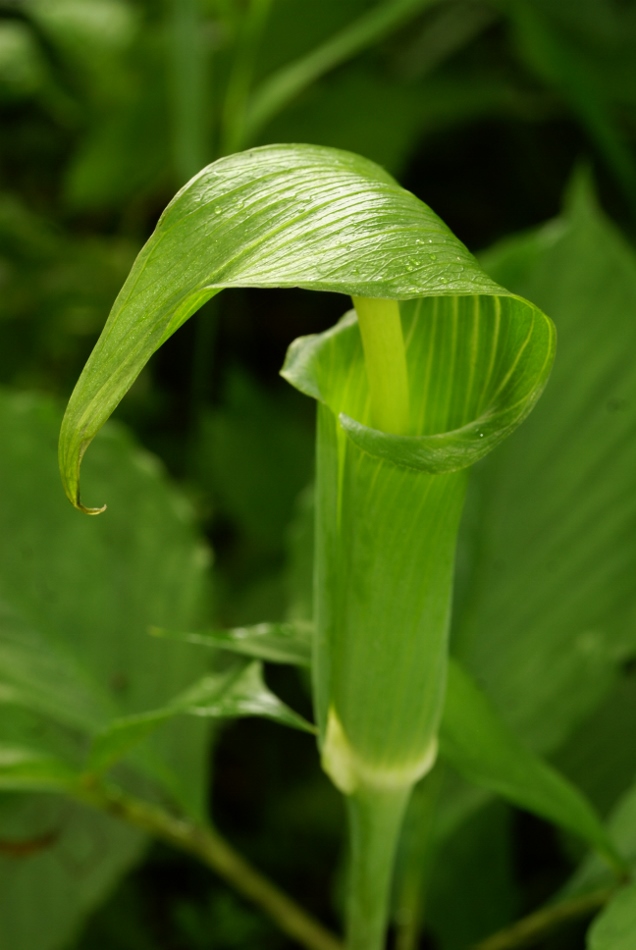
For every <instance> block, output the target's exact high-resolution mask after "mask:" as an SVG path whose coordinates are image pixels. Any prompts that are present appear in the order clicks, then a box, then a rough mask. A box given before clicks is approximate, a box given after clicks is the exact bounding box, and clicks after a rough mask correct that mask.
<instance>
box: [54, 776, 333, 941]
mask: <svg viewBox="0 0 636 950" xmlns="http://www.w3.org/2000/svg"><path fill="white" fill-rule="evenodd" d="M72 794H73V797H74V798H75V799H77V800H78V801H79V802H81V803H82V804H84V805H90V806H91V807H93V808H97V809H99V810H100V811H104V812H107V813H108V814H110V815H114V816H115V817H116V818H120V819H122V820H123V821H126V822H128V823H129V824H131V825H134V826H135V827H136V828H140V829H141V830H142V831H145V832H147V833H149V834H151V835H153V836H154V837H156V838H160V839H161V840H163V841H166V842H167V843H168V844H171V845H172V846H173V847H175V848H178V849H180V850H181V851H187V852H189V853H190V854H192V855H194V856H195V857H196V858H199V860H201V861H202V862H203V863H204V864H207V865H208V867H210V868H212V870H214V871H216V873H217V874H218V875H219V876H220V877H222V878H223V879H224V880H225V881H227V883H228V884H231V885H232V887H233V888H235V890H236V891H238V893H239V894H241V895H242V896H243V897H245V898H247V900H249V901H251V902H252V903H253V904H256V905H257V906H258V907H260V908H261V910H263V911H264V912H265V913H266V914H267V915H268V916H269V917H270V919H271V920H273V921H274V923H276V924H277V925H278V927H279V928H280V929H281V930H282V931H283V932H284V933H286V934H287V935H288V936H289V937H291V938H292V939H293V940H295V941H297V942H298V943H299V944H300V945H301V946H302V947H305V948H306V950H343V947H342V944H341V943H340V941H339V940H338V938H337V937H335V936H334V935H333V934H331V933H330V932H329V931H328V930H327V929H326V928H325V927H323V926H322V924H320V923H319V922H318V921H317V920H314V918H313V917H311V916H310V915H309V914H307V913H306V912H305V911H304V910H303V909H302V907H300V906H299V905H298V904H296V903H295V902H294V901H293V900H291V898H289V897H288V896H287V895H286V894H284V893H283V891H281V890H279V889H278V888H277V887H276V885H274V884H272V883H271V882H270V881H268V880H267V878H266V877H264V876H263V875H262V874H260V872H259V871H257V870H256V869H255V868H253V867H252V866H251V865H250V864H249V863H248V862H247V861H246V860H245V858H244V857H242V855H240V854H238V853H237V852H236V851H235V850H234V848H232V846H231V845H230V844H229V843H228V842H227V841H225V840H224V839H223V838H222V837H221V835H219V834H218V833H217V832H216V831H215V830H214V829H213V828H211V827H209V826H206V825H200V824H195V823H193V822H191V821H189V820H188V819H186V818H183V817H178V816H176V815H171V814H170V813H169V812H167V811H165V810H164V809H163V808H160V807H159V806H157V805H151V804H149V803H148V802H144V801H142V800H140V799H136V798H133V797H132V796H130V795H127V794H125V793H124V792H122V791H121V790H120V789H118V788H114V787H112V786H104V785H97V784H95V783H94V782H93V781H91V783H90V784H88V783H85V784H83V785H82V786H80V787H78V788H75V789H74V790H73V792H72Z"/></svg>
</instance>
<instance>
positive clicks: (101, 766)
mask: <svg viewBox="0 0 636 950" xmlns="http://www.w3.org/2000/svg"><path fill="white" fill-rule="evenodd" d="M184 714H185V715H190V716H199V717H202V718H211V719H230V718H235V717H238V716H264V717H265V718H267V719H273V720H274V721H275V722H279V723H281V724H282V725H286V726H291V727H292V728H295V729H300V730H302V731H304V732H315V730H314V727H313V726H312V725H310V723H308V722H307V721H306V720H305V719H303V718H302V716H299V715H298V714H297V713H295V712H293V710H291V709H289V707H288V706H286V705H285V704H284V703H282V702H281V701H280V700H279V699H278V697H277V696H275V695H274V694H273V693H272V692H271V691H270V690H269V689H268V688H267V686H266V685H265V683H264V682H263V674H262V667H261V664H260V663H258V662H253V663H245V662H242V663H237V664H235V665H234V666H233V667H230V669H229V670H227V671H226V672H225V673H220V674H216V675H210V676H206V677H204V678H203V679H202V680H200V681H199V682H198V683H195V684H194V685H193V686H191V687H190V688H189V689H187V690H186V691H185V692H184V693H182V694H181V696H177V697H176V698H175V699H174V700H173V701H172V702H171V703H168V704H167V705H166V706H164V707H163V708H161V709H156V710H152V711H151V712H146V713H139V714H137V715H135V716H127V717H125V718H122V719H117V720H115V722H113V723H111V724H110V726H109V727H108V728H107V729H106V730H105V731H104V732H103V733H102V734H101V735H99V736H97V738H96V739H95V741H94V743H93V746H92V748H91V752H90V756H89V760H88V763H87V766H86V768H87V771H89V772H94V771H103V770H105V769H107V768H110V766H111V765H113V764H114V763H115V762H116V761H118V760H119V759H121V758H122V757H123V756H124V755H126V754H127V753H128V752H129V751H130V750H131V749H133V748H134V747H135V746H136V745H137V744H138V743H139V742H141V741H142V740H143V739H145V738H146V737H147V736H148V735H150V734H151V733H152V732H153V731H154V730H155V729H156V727H157V726H158V725H159V724H160V723H161V722H164V721H166V720H168V719H172V718H173V717H174V716H179V715H184Z"/></svg>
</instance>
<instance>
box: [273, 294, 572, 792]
mask: <svg viewBox="0 0 636 950" xmlns="http://www.w3.org/2000/svg"><path fill="white" fill-rule="evenodd" d="M524 306H525V304H522V303H521V301H518V300H514V301H512V302H510V306H508V298H506V297H495V298H488V297H485V296H479V297H470V296H465V297H459V296H457V297H456V296H453V297H444V296H438V297H432V298H423V299H420V300H417V301H406V302H402V303H401V304H400V315H401V323H402V328H403V332H404V339H405V349H406V362H407V374H408V380H409V387H410V392H409V405H410V418H409V419H408V427H407V431H408V432H409V433H410V434H409V435H407V436H397V435H392V434H387V433H386V432H382V431H380V430H379V429H377V428H372V427H371V423H370V419H369V417H370V399H369V386H368V380H367V373H366V367H365V363H364V359H363V351H362V342H361V338H360V332H359V327H358V323H357V320H356V318H355V315H354V314H349V315H347V316H346V317H344V318H343V319H342V320H341V321H340V323H339V324H338V325H337V326H336V327H334V328H333V329H331V330H328V331H326V332H325V333H323V334H320V335H319V336H313V337H307V338H304V339H300V340H297V341H295V343H293V344H292V346H291V347H290V349H289V351H288V356H287V359H286V362H285V366H284V368H283V371H282V373H283V376H284V377H285V378H286V379H288V381H289V382H291V383H292V384H293V385H295V386H296V387H297V388H298V389H300V390H301V391H302V392H304V393H306V394H307V395H310V396H313V397H314V398H316V399H317V400H318V401H319V416H318V420H319V421H318V440H317V447H318V463H317V516H316V525H317V529H318V534H317V538H316V549H315V550H316V557H317V561H316V566H315V571H316V573H315V578H316V591H318V592H320V596H319V598H318V599H317V603H316V627H317V633H316V638H315V650H314V667H313V671H312V672H313V676H314V689H315V699H316V711H317V717H318V722H319V725H320V729H321V739H322V740H323V741H324V743H325V747H327V744H328V742H329V740H328V735H329V729H330V728H331V734H332V735H334V736H338V735H340V732H339V731H338V730H341V731H342V734H343V735H344V736H345V739H343V741H342V743H336V745H337V746H338V747H340V746H342V748H345V749H347V752H346V755H345V753H344V752H343V754H342V758H343V760H344V759H347V760H351V761H352V762H355V763H356V764H355V767H352V768H353V772H352V773H351V776H350V779H349V778H347V779H346V783H347V785H348V786H349V787H351V786H352V784H353V782H354V779H353V777H352V776H353V775H354V774H355V775H358V776H361V775H362V774H363V773H364V774H367V773H368V775H373V776H376V778H374V779H373V781H376V780H377V781H378V782H379V781H384V780H385V779H380V778H377V773H376V768H377V769H378V770H380V771H382V772H386V773H390V776H391V777H390V778H386V781H387V782H390V783H391V784H392V785H398V784H400V783H401V782H402V781H406V776H407V775H408V776H410V777H411V778H413V776H414V775H415V776H416V777H421V774H422V771H421V770H422V769H423V768H424V767H425V766H426V764H427V763H429V764H430V749H431V742H433V741H434V737H435V735H436V733H437V727H438V723H439V715H440V714H441V707H442V702H443V684H444V680H445V672H444V671H445V665H446V654H447V630H448V621H449V605H450V591H451V585H452V571H453V561H454V550H455V544H456V531H457V525H458V521H459V517H460V514H461V509H462V505H463V498H464V490H465V477H466V472H465V469H466V468H468V466H470V465H471V464H472V463H473V462H475V461H476V460H477V459H478V458H480V457H481V456H482V455H483V454H485V453H486V452H488V451H490V450H491V449H492V448H493V447H494V446H495V445H496V444H497V442H498V441H500V440H501V439H503V438H505V437H506V436H507V435H508V434H509V433H510V431H511V430H512V429H513V428H514V427H515V426H516V425H518V424H519V423H520V421H521V420H522V419H523V418H524V416H525V415H526V414H527V412H529V411H530V409H531V407H532V405H533V404H534V402H535V401H536V399H537V398H538V397H539V394H540V392H541V389H542V387H543V385H544V384H545V379H546V373H547V372H548V369H549V364H550V360H551V355H552V352H553V350H552V347H553V338H552V335H551V329H550V324H549V323H548V322H547V321H546V319H545V318H544V317H543V316H542V315H540V314H539V313H538V312H536V311H534V310H532V309H528V310H527V311H526V312H525V313H524V311H523V309H522V308H523V307H524ZM526 318H527V319H526ZM371 526H373V527H372V529H371ZM424 579H425V582H424ZM396 631H399V636H397V635H396ZM370 644H372V645H373V647H372V649H370ZM335 717H337V719H336V718H335ZM330 722H331V723H336V722H338V723H339V725H337V726H335V725H333V726H331V727H330V726H329V723H330ZM334 742H336V740H334ZM326 755H327V754H326V753H324V756H326ZM336 758H337V759H338V760H339V753H338V756H336ZM324 761H327V758H324ZM334 761H335V759H334ZM330 774H331V773H330ZM343 774H344V773H343ZM347 774H349V773H347ZM344 781H345V780H344V779H343V782H344ZM356 781H357V779H356ZM360 781H362V779H361V778H360ZM365 781H366V779H365ZM341 787H344V785H342V786H341Z"/></svg>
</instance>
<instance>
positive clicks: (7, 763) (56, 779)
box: [0, 743, 79, 791]
mask: <svg viewBox="0 0 636 950" xmlns="http://www.w3.org/2000/svg"><path fill="white" fill-rule="evenodd" d="M78 777H79V773H78V772H74V771H73V770H72V769H71V768H69V766H67V765H65V764H64V763H63V762H61V761H60V760H59V759H55V758H53V757H52V756H51V755H47V754H46V753H45V752H42V751H40V750H39V749H29V748H26V747H25V746H9V745H6V744H4V743H0V789H1V790H2V791H10V790H15V789H20V790H24V789H30V790H33V791H64V790H66V789H68V788H71V787H72V785H73V784H74V782H75V781H76V780H77V778H78Z"/></svg>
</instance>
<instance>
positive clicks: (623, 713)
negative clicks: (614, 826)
mask: <svg viewBox="0 0 636 950" xmlns="http://www.w3.org/2000/svg"><path fill="white" fill-rule="evenodd" d="M635 686H636V682H635V677H634V674H633V672H626V673H624V674H623V675H622V676H621V677H620V678H619V679H618V681H617V683H616V685H615V687H614V689H613V690H612V691H611V693H609V695H608V696H607V698H606V699H605V700H604V702H602V703H601V704H600V706H599V707H598V708H597V709H595V710H594V712H593V714H592V715H591V716H590V717H589V718H587V719H586V720H585V721H584V722H583V723H581V725H580V726H579V728H578V729H577V730H576V731H575V732H574V733H573V734H572V735H571V736H570V737H569V739H568V741H567V742H566V743H565V745H564V746H562V747H561V748H560V749H559V751H558V753H557V755H556V757H555V762H556V764H557V765H558V768H559V770H560V771H562V772H563V774H564V775H566V776H567V777H568V778H569V779H570V781H573V782H574V783H575V784H576V785H578V786H579V787H580V788H581V789H582V790H583V791H584V792H585V793H586V795H587V796H588V797H589V799H590V800H591V801H592V802H594V804H595V806H596V807H597V808H598V809H599V811H600V812H601V814H607V812H608V811H609V810H610V808H611V807H612V806H613V805H614V803H615V802H616V800H617V799H618V797H619V796H620V795H621V794H623V792H625V790H626V789H627V788H628V787H629V785H631V783H632V781H633V779H634V775H636V748H634V746H633V744H632V743H630V742H629V740H628V737H629V736H632V735H636V689H635Z"/></svg>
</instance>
